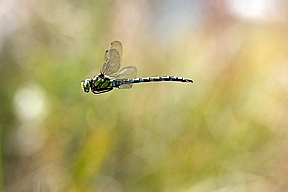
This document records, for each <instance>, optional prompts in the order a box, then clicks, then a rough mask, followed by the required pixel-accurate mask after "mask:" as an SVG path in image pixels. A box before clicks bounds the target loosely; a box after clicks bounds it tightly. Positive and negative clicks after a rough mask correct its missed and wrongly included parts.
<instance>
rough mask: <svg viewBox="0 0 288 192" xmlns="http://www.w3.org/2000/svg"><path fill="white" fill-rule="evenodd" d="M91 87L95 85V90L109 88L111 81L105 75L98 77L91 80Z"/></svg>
mask: <svg viewBox="0 0 288 192" xmlns="http://www.w3.org/2000/svg"><path fill="white" fill-rule="evenodd" d="M93 87H95V88H96V90H99V89H105V88H111V87H112V82H111V81H110V79H109V78H107V77H98V78H97V79H96V81H94V82H93Z"/></svg>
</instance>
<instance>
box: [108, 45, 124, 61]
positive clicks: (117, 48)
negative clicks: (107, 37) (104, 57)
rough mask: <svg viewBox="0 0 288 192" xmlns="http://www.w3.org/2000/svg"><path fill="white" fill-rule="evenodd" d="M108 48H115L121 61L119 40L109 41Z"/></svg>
mask: <svg viewBox="0 0 288 192" xmlns="http://www.w3.org/2000/svg"><path fill="white" fill-rule="evenodd" d="M108 49H116V50H117V51H118V53H119V57H120V61H122V44H121V42H120V41H113V42H111V43H110V46H109V48H108Z"/></svg>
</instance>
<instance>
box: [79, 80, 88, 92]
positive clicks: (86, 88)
mask: <svg viewBox="0 0 288 192" xmlns="http://www.w3.org/2000/svg"><path fill="white" fill-rule="evenodd" d="M81 88H82V90H83V91H84V92H85V93H88V92H89V90H90V79H85V80H83V81H81Z"/></svg>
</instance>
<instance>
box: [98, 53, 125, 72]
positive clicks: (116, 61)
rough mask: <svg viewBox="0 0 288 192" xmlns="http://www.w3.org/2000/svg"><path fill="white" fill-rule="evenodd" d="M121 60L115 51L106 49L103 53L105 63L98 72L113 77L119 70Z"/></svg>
mask: <svg viewBox="0 0 288 192" xmlns="http://www.w3.org/2000/svg"><path fill="white" fill-rule="evenodd" d="M120 65H121V58H120V55H119V52H118V51H117V50H116V49H108V50H107V51H106V53H105V61H104V63H103V66H102V68H101V70H100V72H101V73H102V74H104V75H113V74H115V73H117V71H118V70H119V69H120Z"/></svg>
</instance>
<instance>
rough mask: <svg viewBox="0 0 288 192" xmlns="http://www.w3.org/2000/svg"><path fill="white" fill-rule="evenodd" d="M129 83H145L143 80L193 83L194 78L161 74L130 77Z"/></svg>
mask: <svg viewBox="0 0 288 192" xmlns="http://www.w3.org/2000/svg"><path fill="white" fill-rule="evenodd" d="M128 81H129V83H143V82H160V81H177V82H183V83H193V80H192V79H187V78H183V77H178V76H160V77H144V78H134V79H128Z"/></svg>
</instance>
